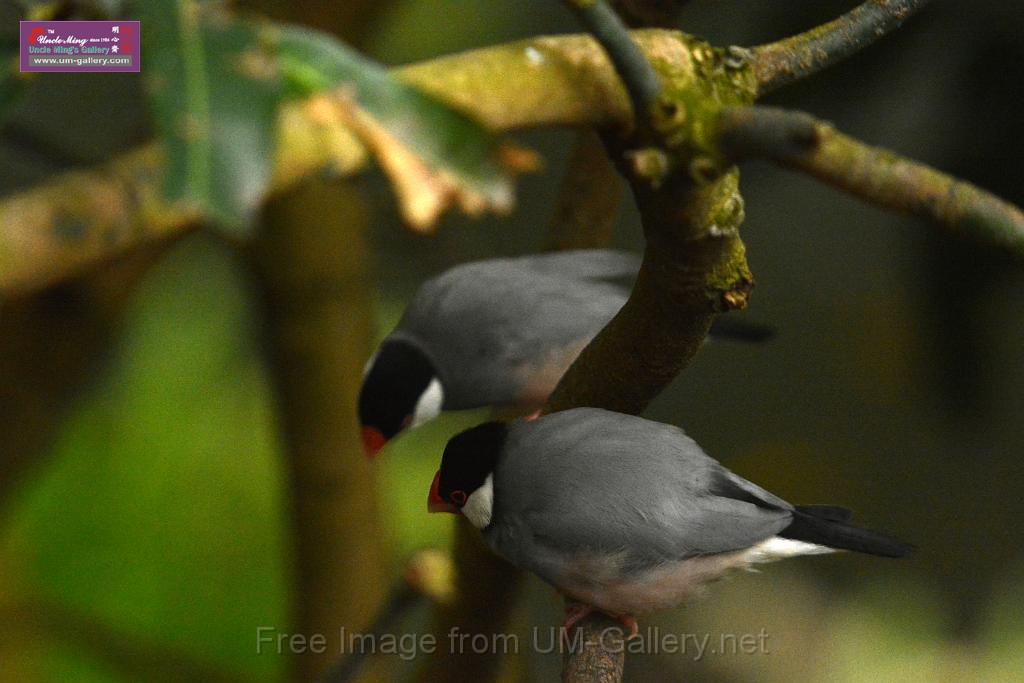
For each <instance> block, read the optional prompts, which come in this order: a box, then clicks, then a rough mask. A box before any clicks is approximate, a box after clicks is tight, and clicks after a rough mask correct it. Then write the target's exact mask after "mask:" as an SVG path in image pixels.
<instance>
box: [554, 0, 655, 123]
mask: <svg viewBox="0 0 1024 683" xmlns="http://www.w3.org/2000/svg"><path fill="white" fill-rule="evenodd" d="M565 4H566V5H567V6H568V7H569V9H571V10H572V11H573V12H574V13H575V14H576V16H577V17H578V18H579V20H580V22H581V23H582V24H583V25H584V26H586V28H587V30H588V31H590V33H591V34H593V36H594V38H596V39H597V42H599V43H600V44H601V47H603V48H604V50H605V52H607V53H608V58H609V59H611V61H612V64H614V65H615V71H616V72H617V73H618V74H619V77H620V78H621V79H622V83H623V85H625V86H626V91H627V92H628V93H629V99H630V102H631V103H632V105H633V113H634V117H635V120H636V125H637V127H638V128H643V127H645V126H647V125H648V123H649V121H650V112H651V107H652V106H653V105H654V102H655V100H656V99H657V97H658V92H659V91H660V90H661V84H660V83H659V82H658V74H657V73H655V71H654V68H653V67H652V66H651V63H650V62H648V61H647V57H646V56H645V55H644V53H643V51H641V50H640V48H639V47H638V46H637V44H636V43H635V42H634V41H633V38H632V37H631V36H630V35H629V29H627V28H626V25H625V24H624V23H622V19H620V18H619V15H618V14H616V13H615V10H613V9H612V8H611V7H610V6H609V5H608V3H607V2H605V0H565Z"/></svg>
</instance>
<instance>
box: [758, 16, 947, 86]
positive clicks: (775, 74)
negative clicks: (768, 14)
mask: <svg viewBox="0 0 1024 683" xmlns="http://www.w3.org/2000/svg"><path fill="white" fill-rule="evenodd" d="M929 2H930V0H868V2H865V3H862V4H861V5H859V6H857V7H856V8H854V9H852V10H850V11H849V12H847V13H846V14H844V15H843V16H841V17H839V18H838V19H836V20H835V21H831V22H829V23H827V24H823V25H822V26H819V27H817V28H814V29H811V30H810V31H807V32H806V33H801V34H799V35H796V36H793V37H791V38H786V39H784V40H780V41H778V42H775V43H769V44H767V45H761V46H759V47H755V48H754V49H753V51H752V52H753V59H754V73H755V74H757V83H758V95H764V94H766V93H769V92H771V91H772V90H775V89H777V88H781V87H782V86H784V85H788V84H790V83H792V82H794V81H798V80H800V79H803V78H807V77H808V76H811V75H813V74H816V73H818V72H819V71H821V70H823V69H826V68H828V67H830V66H832V65H833V64H837V63H839V62H841V61H842V60H844V59H846V58H847V57H849V56H850V55H852V54H854V53H856V52H859V51H860V50H862V49H864V48H865V47H867V46H868V45H871V44H872V43H874V42H875V41H876V40H878V39H879V38H881V37H882V36H884V35H886V34H887V33H889V32H890V31H893V30H894V29H897V28H899V27H900V25H901V24H902V23H903V22H904V21H905V20H906V19H907V18H909V17H910V16H911V15H912V14H914V13H915V12H917V11H918V10H920V9H921V8H923V7H924V6H925V5H927V4H928V3H929Z"/></svg>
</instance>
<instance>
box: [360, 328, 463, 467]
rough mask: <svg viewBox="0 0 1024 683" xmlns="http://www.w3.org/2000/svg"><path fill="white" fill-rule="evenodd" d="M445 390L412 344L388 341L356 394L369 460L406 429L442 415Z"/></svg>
mask: <svg viewBox="0 0 1024 683" xmlns="http://www.w3.org/2000/svg"><path fill="white" fill-rule="evenodd" d="M443 403H444V391H443V389H442V388H441V382H440V380H438V378H437V370H436V369H435V368H434V364H433V363H432V362H431V361H430V358H428V357H427V355H426V354H425V353H424V352H423V351H421V350H420V349H419V348H418V347H417V346H416V345H415V344H412V343H411V342H408V341H405V340H403V339H388V340H386V341H385V342H384V343H383V344H381V346H380V350H379V351H378V352H377V355H376V356H375V357H374V358H372V359H371V360H370V363H369V365H368V366H367V371H366V375H365V377H364V378H363V388H362V390H361V391H360V392H359V422H360V424H361V425H362V427H363V446H364V448H365V449H366V454H367V455H368V456H370V457H373V456H375V455H377V453H378V452H379V451H380V449H381V448H383V447H384V444H386V443H387V442H388V441H390V440H391V439H393V438H394V437H395V436H396V435H397V434H398V433H399V432H401V431H402V430H403V429H405V428H406V427H413V426H416V425H418V424H421V423H422V422H425V421H427V420H429V419H430V418H432V417H434V416H436V415H437V414H438V413H439V412H441V406H442V404H443Z"/></svg>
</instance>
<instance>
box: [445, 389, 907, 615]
mask: <svg viewBox="0 0 1024 683" xmlns="http://www.w3.org/2000/svg"><path fill="white" fill-rule="evenodd" d="M428 509H429V510H430V511H431V512H457V513H460V514H462V515H464V516H465V517H466V518H467V519H468V520H469V521H470V522H471V523H472V524H473V525H474V526H475V527H477V528H478V529H480V530H481V531H482V532H483V536H484V539H485V540H486V542H487V544H488V545H489V546H490V547H491V549H492V550H494V551H495V552H496V553H497V554H499V555H501V556H502V557H504V558H505V559H507V560H508V561H509V562H511V563H512V564H514V565H517V566H519V567H523V568H525V569H528V570H530V571H532V572H534V573H535V574H537V575H538V576H540V577H541V578H542V579H544V580H545V581H546V582H548V583H549V584H551V585H553V586H554V587H555V588H557V589H558V590H559V591H560V592H561V593H562V594H563V595H565V596H567V597H569V598H571V599H573V600H575V601H577V602H579V603H582V604H583V605H586V606H588V607H587V608H585V609H583V610H582V611H580V612H576V613H574V614H572V615H570V617H569V620H568V621H567V626H571V625H572V624H573V623H575V621H576V620H578V619H579V618H581V617H582V616H583V615H585V614H586V612H587V611H589V609H590V607H594V608H597V609H599V610H601V611H604V612H606V613H608V614H611V615H615V616H617V617H619V618H620V619H622V620H623V621H624V622H625V623H628V624H629V625H630V626H631V627H633V628H634V632H635V626H636V621H635V618H634V617H635V615H637V614H642V613H646V612H650V611H652V610H657V609H662V608H666V607H672V606H675V605H678V604H680V603H682V602H684V601H686V600H687V598H689V597H690V596H692V595H694V594H695V593H697V592H698V591H699V590H700V589H701V587H702V586H703V585H704V584H706V583H708V582H709V581H712V580H714V579H716V578H718V577H720V576H721V575H723V574H724V573H726V572H727V571H728V570H730V569H733V568H741V567H749V566H750V565H752V564H754V563H759V562H766V561H770V560H775V559H781V558H785V557H793V556H796V555H809V554H818V553H827V552H832V551H834V550H853V551H856V552H861V553H867V554H870V555H881V556H884V557H903V556H904V555H906V554H907V553H908V552H909V551H910V546H908V545H906V544H904V543H901V542H899V541H896V540H894V539H891V538H888V537H886V536H883V535H881V534H878V533H875V532H872V531H867V530H865V529H860V528H857V527H855V526H852V525H851V524H850V518H851V513H850V512H849V511H848V510H845V509H843V508H839V507H832V506H805V507H801V506H793V505H791V504H789V503H787V502H786V501H784V500H782V499H781V498H779V497H778V496H775V495H772V494H771V493H769V492H768V491H765V490H764V489H762V488H760V487H758V486H756V485H755V484H752V483H750V482H749V481H746V480H745V479H743V478H741V477H739V476H737V475H735V474H733V473H732V472H730V471H729V470H727V469H725V468H724V467H723V466H722V465H720V464H719V463H718V462H717V461H715V460H713V459H712V458H711V457H709V456H708V455H706V454H705V453H704V451H702V450H701V448H700V446H698V445H697V444H696V443H695V442H694V441H693V440H692V439H690V438H689V437H688V436H686V434H685V433H684V432H683V431H682V430H681V429H679V428H677V427H673V426H670V425H665V424H661V423H658V422H652V421H650V420H646V419H643V418H640V417H634V416H631V415H624V414H621V413H614V412H609V411H606V410H601V409H597V408H577V409H574V410H566V411H563V412H559V413H553V414H551V415H548V416H545V417H541V418H539V419H536V420H532V421H528V420H517V421H514V422H511V423H508V424H506V423H504V422H488V423H485V424H482V425H479V426H477V427H474V428H472V429H469V430H467V431H465V432H462V433H461V434H458V435H457V436H455V437H453V438H452V439H451V440H450V441H449V442H448V445H447V447H446V448H445V451H444V456H443V459H442V462H441V469H440V470H439V471H438V473H437V475H436V476H435V477H434V481H433V484H432V486H431V489H430V494H429V498H428Z"/></svg>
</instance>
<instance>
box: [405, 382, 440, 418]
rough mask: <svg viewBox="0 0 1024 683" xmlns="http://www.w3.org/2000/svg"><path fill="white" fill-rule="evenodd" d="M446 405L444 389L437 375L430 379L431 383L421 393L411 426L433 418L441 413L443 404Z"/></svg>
mask: <svg viewBox="0 0 1024 683" xmlns="http://www.w3.org/2000/svg"><path fill="white" fill-rule="evenodd" d="M442 405H444V389H442V388H441V382H440V380H438V379H437V378H436V377H435V378H434V379H432V380H430V384H428V385H427V388H426V389H425V390H424V391H423V393H422V394H420V398H419V400H418V401H416V409H415V410H414V411H413V414H412V424H410V425H409V426H410V427H419V426H420V425H421V424H423V423H424V422H426V421H427V420H432V419H434V418H435V417H437V416H438V415H440V414H441V406H442Z"/></svg>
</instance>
